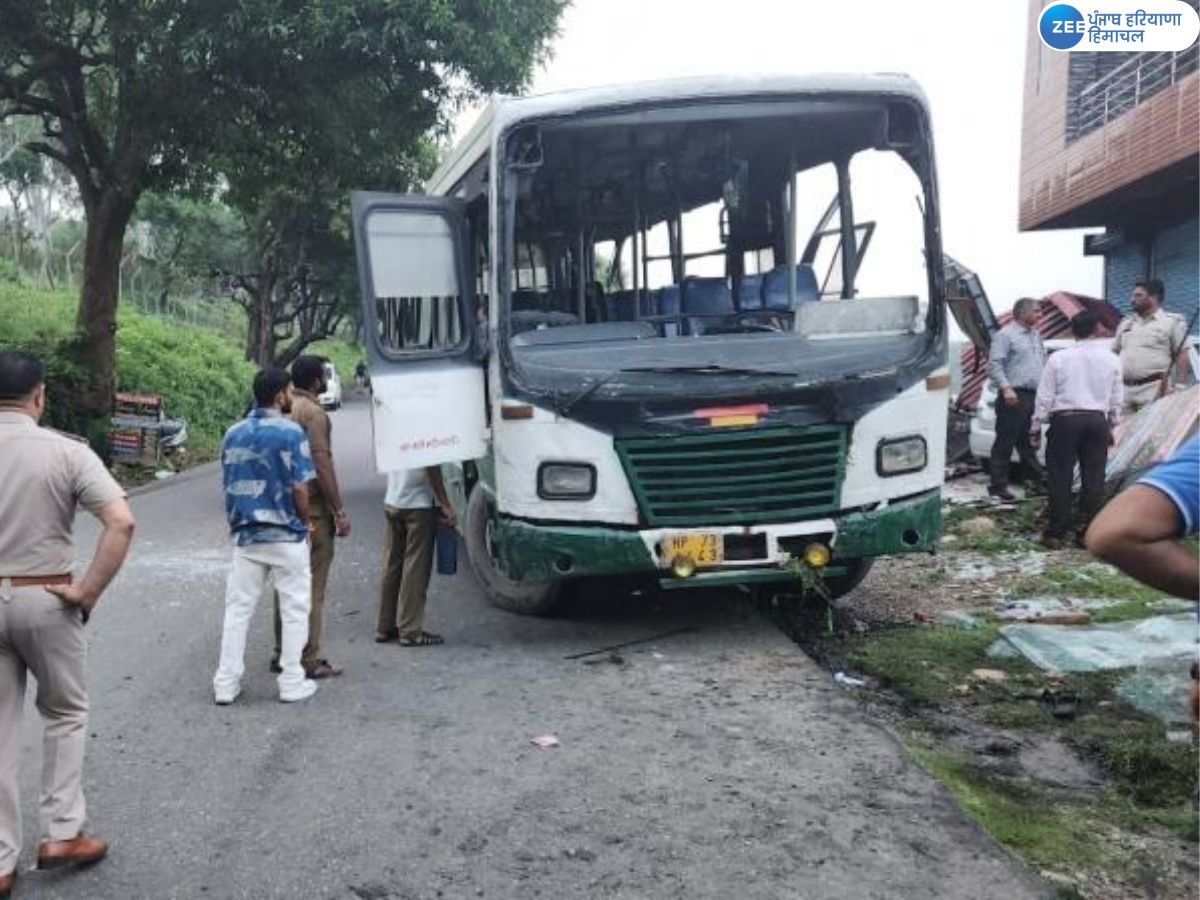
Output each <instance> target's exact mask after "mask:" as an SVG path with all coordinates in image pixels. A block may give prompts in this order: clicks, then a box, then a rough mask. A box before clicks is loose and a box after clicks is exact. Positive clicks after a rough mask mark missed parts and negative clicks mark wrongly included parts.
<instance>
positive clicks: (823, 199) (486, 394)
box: [353, 75, 949, 614]
mask: <svg viewBox="0 0 1200 900" xmlns="http://www.w3.org/2000/svg"><path fill="white" fill-rule="evenodd" d="M353 226H354V233H355V241H356V246H357V253H358V264H359V278H360V283H361V289H362V296H363V322H364V331H365V334H366V344H367V347H366V351H367V353H368V355H369V359H370V363H371V381H372V385H373V388H374V395H373V399H372V405H373V409H372V419H373V427H374V440H375V454H376V464H377V467H378V468H379V470H380V471H381V472H386V471H392V470H398V469H410V468H414V467H418V466H429V465H441V466H442V467H443V472H444V474H445V477H446V482H447V485H448V488H449V490H450V492H451V496H452V500H453V502H454V504H455V506H456V509H457V512H458V519H459V529H460V531H461V532H462V534H463V536H464V540H465V543H466V547H467V552H468V556H469V558H470V560H471V563H472V566H473V568H474V570H475V572H476V573H477V575H478V577H479V580H480V582H481V583H482V585H483V586H484V588H485V589H486V591H487V592H488V594H489V595H490V597H491V599H492V600H493V602H495V603H496V604H497V605H499V606H501V607H503V608H505V609H509V610H512V611H516V612H522V613H534V614H540V613H546V612H548V611H550V610H551V609H552V608H553V606H554V604H555V601H556V600H557V599H558V598H559V597H560V595H561V593H562V591H563V589H564V588H565V587H566V586H568V585H570V584H571V583H572V582H574V581H577V580H579V579H589V578H595V577H607V576H643V577H649V578H653V579H656V580H657V581H658V582H659V583H660V584H661V585H663V586H664V587H690V586H704V585H722V584H736V585H754V584H757V583H762V582H771V581H786V580H788V579H792V578H794V577H796V566H797V565H805V566H809V567H811V568H814V569H818V570H820V572H821V574H822V576H823V577H824V579H825V582H826V584H827V586H828V587H829V589H830V592H831V593H832V594H835V595H836V594H840V593H844V592H845V591H847V590H849V589H850V588H851V587H853V586H854V585H855V584H857V583H858V581H859V580H861V579H862V577H863V576H864V575H865V573H866V571H867V569H868V568H869V567H870V564H871V561H872V560H873V558H875V557H877V556H881V555H889V554H899V553H913V552H921V551H925V552H929V551H932V550H933V549H934V547H935V545H936V542H937V540H938V537H939V532H940V526H941V522H940V510H941V504H940V488H941V484H942V480H943V471H944V460H945V440H946V410H947V395H948V388H949V375H948V370H947V360H946V305H945V302H944V297H943V283H942V281H943V274H942V265H941V258H942V256H941V245H940V242H941V238H940V234H939V219H938V197H937V182H936V177H935V171H934V157H933V145H932V136H931V130H930V120H929V113H928V107H927V104H926V101H925V98H924V95H923V93H922V92H921V90H920V89H919V87H918V86H917V85H916V84H915V83H914V82H913V81H912V80H910V79H909V78H907V77H905V76H900V75H875V76H837V77H787V78H764V79H746V80H739V79H733V78H720V79H708V80H705V79H699V80H681V81H666V82H658V83H653V84H645V85H630V86H620V87H611V88H599V89H588V90H581V91H570V92H564V93H559V94H553V95H546V96H537V97H527V98H497V99H494V100H493V101H492V102H491V103H490V105H489V106H488V107H487V108H486V110H485V111H484V112H483V114H482V115H481V117H480V119H479V121H478V122H477V123H476V125H475V127H474V129H473V130H472V131H471V132H470V133H469V134H468V135H467V137H466V138H465V140H464V141H463V142H462V144H461V145H460V146H459V147H458V148H457V149H456V150H455V151H454V152H453V154H452V155H451V156H450V157H449V158H448V159H447V160H446V161H445V163H444V164H443V166H442V168H441V169H440V170H439V172H438V173H437V174H436V175H435V176H434V178H433V179H432V181H431V182H430V184H429V185H428V193H427V194H422V195H411V196H410V195H388V194H379V193H358V194H355V195H354V197H353Z"/></svg>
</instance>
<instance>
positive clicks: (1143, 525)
mask: <svg viewBox="0 0 1200 900" xmlns="http://www.w3.org/2000/svg"><path fill="white" fill-rule="evenodd" d="M1198 530H1200V435H1197V436H1195V437H1193V438H1191V439H1190V440H1189V441H1187V442H1186V443H1184V444H1183V446H1181V447H1180V448H1179V449H1178V450H1177V451H1176V452H1175V454H1174V455H1173V456H1171V458H1170V459H1168V460H1166V461H1165V462H1163V463H1161V464H1160V465H1158V466H1156V467H1155V468H1153V469H1151V470H1150V471H1149V472H1148V473H1147V474H1146V475H1144V476H1143V477H1142V478H1141V479H1139V480H1138V481H1137V482H1136V483H1135V484H1133V485H1131V486H1130V487H1128V488H1126V489H1125V490H1124V491H1122V492H1121V493H1119V494H1118V495H1117V496H1116V497H1114V498H1113V499H1112V501H1111V502H1110V503H1109V504H1108V506H1106V507H1104V510H1103V511H1102V512H1101V513H1100V515H1098V516H1097V517H1096V520H1095V521H1094V522H1092V525H1091V528H1089V529H1088V533H1087V548H1088V550H1090V551H1091V552H1092V553H1093V554H1094V555H1095V556H1098V557H1100V559H1103V560H1104V561H1105V562H1108V563H1112V564H1113V565H1114V566H1116V567H1117V568H1118V569H1120V570H1121V571H1122V572H1124V573H1126V574H1127V575H1130V576H1132V577H1133V578H1136V579H1137V580H1138V581H1140V582H1142V584H1147V585H1149V586H1150V587H1153V588H1157V589H1158V590H1160V591H1163V592H1164V593H1167V594H1171V595H1173V596H1175V597H1182V598H1184V599H1185V600H1197V599H1200V559H1198V558H1197V556H1196V554H1195V552H1193V551H1192V550H1191V549H1189V548H1188V547H1186V546H1184V545H1183V544H1182V543H1180V541H1179V539H1180V538H1182V537H1186V536H1187V535H1192V534H1196V533H1197V531H1198Z"/></svg>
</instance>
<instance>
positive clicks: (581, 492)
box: [537, 462, 596, 500]
mask: <svg viewBox="0 0 1200 900" xmlns="http://www.w3.org/2000/svg"><path fill="white" fill-rule="evenodd" d="M537 485H538V496H539V497H541V498H542V499H543V500H590V499H591V498H592V497H594V496H596V467H595V466H592V465H588V464H587V463H566V462H546V463H542V464H541V465H540V466H538V476H537Z"/></svg>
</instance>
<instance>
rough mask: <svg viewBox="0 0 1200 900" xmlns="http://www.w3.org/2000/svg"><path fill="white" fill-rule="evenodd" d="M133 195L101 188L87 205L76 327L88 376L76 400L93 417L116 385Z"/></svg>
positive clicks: (108, 403) (105, 411)
mask: <svg viewBox="0 0 1200 900" xmlns="http://www.w3.org/2000/svg"><path fill="white" fill-rule="evenodd" d="M136 200H137V198H136V197H134V198H130V197H127V196H123V195H121V194H118V193H116V192H115V191H111V190H110V191H105V192H103V193H101V194H100V195H99V197H98V198H97V199H96V200H95V201H94V202H93V203H90V204H88V208H87V237H86V238H85V241H84V256H83V288H82V290H81V292H80V296H79V314H78V317H77V319H76V323H75V324H76V329H77V331H78V335H79V350H78V359H79V362H80V363H82V365H83V366H84V368H85V370H86V372H87V380H86V382H85V384H84V385H83V386H82V388H83V389H82V391H81V393H80V395H79V398H78V400H77V404H78V406H79V408H80V411H81V412H83V413H84V414H85V415H86V416H87V417H88V418H90V419H92V420H93V421H96V420H102V419H106V418H107V417H108V416H109V414H110V412H111V410H112V400H113V391H114V390H115V388H116V364H117V360H116V349H117V303H118V301H119V300H120V294H121V248H122V246H123V244H124V242H125V228H126V226H128V224H129V219H130V217H131V216H132V215H133V209H134V205H135V203H136Z"/></svg>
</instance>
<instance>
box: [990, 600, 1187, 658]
mask: <svg viewBox="0 0 1200 900" xmlns="http://www.w3.org/2000/svg"><path fill="white" fill-rule="evenodd" d="M1000 635H1001V638H1000V642H1001V643H1007V644H1009V645H1010V646H1012V647H1015V648H1016V649H1017V650H1018V651H1020V653H1021V655H1022V656H1024V657H1025V658H1026V659H1028V660H1029V661H1030V662H1032V663H1033V664H1034V665H1036V666H1037V667H1038V668H1039V669H1042V670H1044V671H1047V672H1097V671H1103V670H1113V669H1131V668H1136V667H1138V666H1142V665H1144V664H1146V663H1148V662H1150V661H1154V660H1163V659H1170V658H1172V657H1178V656H1187V655H1188V654H1193V655H1194V654H1195V652H1196V646H1197V623H1196V617H1195V615H1191V614H1188V615H1174V616H1153V617H1151V618H1149V619H1139V620H1137V621H1133V622H1117V623H1114V624H1111V625H1089V626H1085V627H1079V626H1066V625H1036V624H1024V623H1021V624H1016V625H1005V626H1004V627H1003V628H1001V629H1000ZM1185 671H1186V667H1185Z"/></svg>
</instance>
